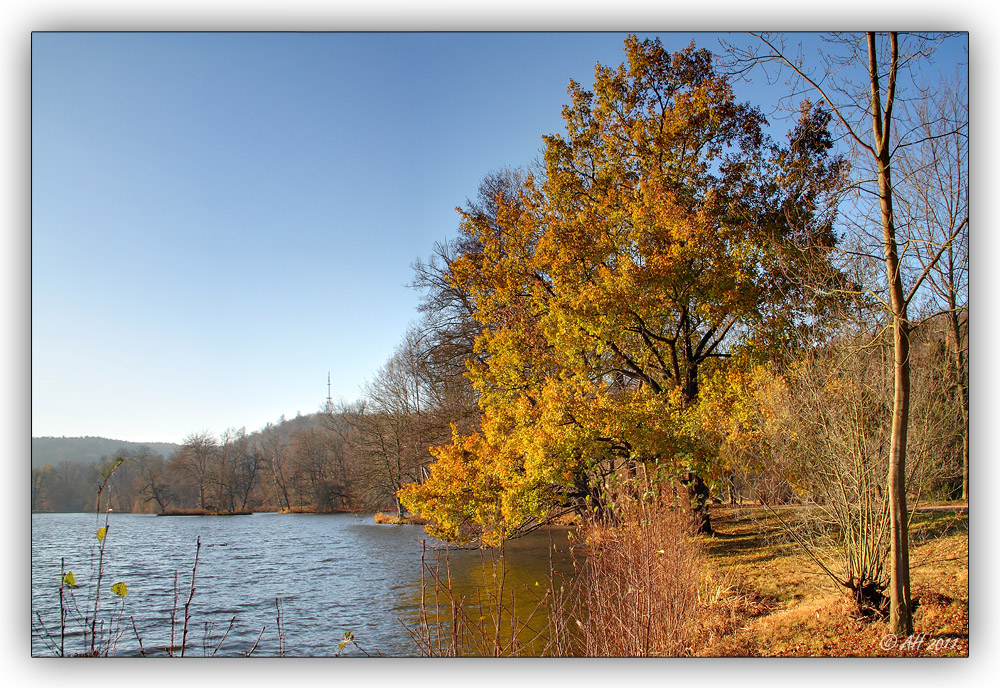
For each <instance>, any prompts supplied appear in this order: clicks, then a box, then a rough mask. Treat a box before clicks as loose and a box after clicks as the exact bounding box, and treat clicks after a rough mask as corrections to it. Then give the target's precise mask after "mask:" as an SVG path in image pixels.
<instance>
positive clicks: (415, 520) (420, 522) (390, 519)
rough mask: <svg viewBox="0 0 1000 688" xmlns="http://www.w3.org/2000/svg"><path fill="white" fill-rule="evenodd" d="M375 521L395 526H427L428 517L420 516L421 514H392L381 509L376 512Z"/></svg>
mask: <svg viewBox="0 0 1000 688" xmlns="http://www.w3.org/2000/svg"><path fill="white" fill-rule="evenodd" d="M375 523H385V524H389V525H395V526H425V525H427V519H425V518H420V517H419V516H403V517H402V518H400V517H399V516H392V515H391V514H387V513H384V512H382V511H379V512H378V513H377V514H375Z"/></svg>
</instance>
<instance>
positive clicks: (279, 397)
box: [31, 33, 776, 442]
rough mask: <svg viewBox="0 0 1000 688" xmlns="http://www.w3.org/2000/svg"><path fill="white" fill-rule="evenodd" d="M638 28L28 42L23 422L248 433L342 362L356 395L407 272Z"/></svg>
mask: <svg viewBox="0 0 1000 688" xmlns="http://www.w3.org/2000/svg"><path fill="white" fill-rule="evenodd" d="M624 37H625V34H617V33H588V34H567V33H560V34H546V33H533V34H460V33H446V34H438V33H418V34H378V33H362V34H274V33H250V34H213V33H198V34H182V33H166V34H157V33H141V34H115V33H100V34H73V33H40V34H35V35H34V36H33V38H32V51H31V88H32V92H31V105H32V113H31V126H32V131H31V156H32V158H31V161H32V168H31V183H32V188H31V213H32V215H31V221H32V229H31V386H32V390H31V391H32V399H31V414H32V436H44V435H56V436H59V435H66V436H75V435H101V436H105V437H112V438H115V439H122V440H133V441H172V442H180V441H181V440H182V439H183V438H184V436H185V435H187V434H189V433H191V432H196V431H200V430H209V431H212V432H216V433H218V432H220V431H222V430H224V429H226V428H228V427H244V426H245V427H246V428H247V430H255V429H258V428H260V427H261V426H263V425H264V424H265V423H267V422H269V421H276V420H277V419H278V417H279V416H281V415H283V414H284V415H287V416H289V417H292V416H294V415H295V414H296V413H297V412H301V413H304V414H305V413H311V412H313V411H315V410H317V409H318V408H319V407H320V405H321V404H322V403H323V402H324V400H325V398H326V394H327V387H326V382H327V372H328V371H329V372H330V373H331V374H332V378H333V397H334V399H345V400H350V399H354V398H357V397H358V396H359V394H360V387H361V385H362V384H363V382H364V381H365V380H366V379H369V378H370V377H371V376H372V375H373V373H374V372H375V371H376V370H377V369H378V367H379V366H380V365H381V364H382V363H383V362H384V361H385V360H386V359H387V358H388V356H389V355H391V353H392V351H393V348H394V347H395V346H396V344H397V343H398V342H399V341H400V339H401V337H402V335H403V332H404V330H405V329H406V327H407V324H408V323H409V322H410V321H412V320H413V319H414V318H415V317H416V315H417V314H416V310H415V307H416V305H417V303H418V300H419V294H418V293H417V292H415V291H414V290H412V289H409V288H407V286H406V285H407V283H408V282H409V281H410V280H411V278H412V270H411V268H410V265H411V263H412V262H413V261H414V260H415V259H416V258H418V257H427V256H428V255H429V254H430V252H431V249H432V247H433V244H434V242H435V241H440V240H443V239H445V238H446V237H450V236H454V234H455V230H456V226H457V215H456V213H455V211H454V208H455V206H457V205H462V204H463V203H464V202H465V200H466V198H468V197H470V196H474V195H475V192H476V188H477V186H478V184H479V181H480V180H481V179H482V177H483V176H484V175H485V174H486V173H487V172H489V171H490V170H493V169H496V168H499V167H501V166H505V165H506V166H520V165H527V164H529V163H531V162H532V160H534V159H535V158H536V156H538V154H539V152H540V149H541V145H542V142H541V136H542V135H543V134H547V133H553V132H558V131H561V130H562V119H561V109H562V105H563V104H564V103H566V102H567V100H568V98H567V96H566V86H567V84H568V82H569V80H570V79H571V78H572V79H575V80H577V81H580V82H583V83H585V84H588V85H589V84H590V83H591V80H592V77H593V68H594V64H595V63H596V62H601V63H603V64H614V65H617V64H619V63H620V62H622V60H623V59H624V53H623V52H622V43H623V39H624ZM661 37H662V39H663V41H664V44H665V46H666V47H667V48H668V49H670V50H676V49H679V48H681V47H683V46H685V45H687V44H688V43H689V42H690V41H691V40H692V38H694V39H695V40H696V42H697V44H698V45H699V46H704V47H708V48H712V49H717V48H718V40H717V39H718V36H717V35H714V34H662V35H661ZM739 88H740V89H742V90H743V92H744V94H746V89H747V88H748V87H747V86H746V85H743V86H740V87H739ZM739 92H740V90H738V93H739ZM775 93H776V91H772V90H769V89H765V88H763V87H757V88H756V89H755V90H753V91H752V93H751V96H752V97H754V98H755V99H759V100H760V101H761V104H762V105H763V106H765V107H766V106H767V105H768V103H769V102H771V101H772V100H773V99H772V96H774V94H775ZM744 97H748V96H746V95H744Z"/></svg>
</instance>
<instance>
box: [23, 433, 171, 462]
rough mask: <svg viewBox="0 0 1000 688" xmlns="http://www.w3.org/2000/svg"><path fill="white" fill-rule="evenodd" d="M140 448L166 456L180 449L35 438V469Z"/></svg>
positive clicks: (104, 439) (162, 444)
mask: <svg viewBox="0 0 1000 688" xmlns="http://www.w3.org/2000/svg"><path fill="white" fill-rule="evenodd" d="M140 446H147V447H149V449H150V451H152V452H155V453H157V454H162V455H164V456H169V455H170V454H172V453H174V452H175V451H177V449H179V448H180V445H179V444H173V443H172V442H126V441H124V440H114V439H109V438H107V437H89V436H88V437H32V438H31V467H32V468H33V469H34V468H40V467H42V466H56V465H58V464H60V463H62V462H63V461H72V462H73V463H82V464H87V465H90V464H95V463H97V462H98V461H100V460H101V457H104V456H111V455H113V454H115V453H116V452H118V450H120V449H121V450H123V451H124V452H126V453H127V452H129V451H132V450H135V449H138V448H139V447H140Z"/></svg>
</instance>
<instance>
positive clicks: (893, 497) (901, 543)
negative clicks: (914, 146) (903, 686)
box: [868, 33, 913, 635]
mask: <svg viewBox="0 0 1000 688" xmlns="http://www.w3.org/2000/svg"><path fill="white" fill-rule="evenodd" d="M889 41H890V44H891V55H892V57H891V63H890V65H889V83H888V87H887V90H886V98H885V110H884V111H883V109H882V105H881V92H880V87H879V71H878V58H877V52H876V47H875V34H874V33H869V34H868V67H869V70H868V73H869V76H870V77H871V99H872V100H871V103H872V126H873V129H874V134H875V136H874V141H875V152H876V162H877V173H878V189H879V205H880V209H881V220H882V246H883V249H884V251H885V269H886V278H887V281H888V285H889V298H890V306H891V308H892V325H893V338H892V339H893V354H894V357H893V358H894V361H893V387H894V394H893V401H892V436H891V438H890V445H889V475H888V488H889V519H890V525H891V533H890V547H889V555H890V558H891V565H890V574H889V627H890V630H891V631H892V632H893V633H896V634H901V635H910V634H912V633H913V618H912V616H911V607H910V552H909V532H908V528H907V513H906V437H907V429H908V426H909V416H910V338H909V334H910V333H909V322H908V320H907V314H906V305H907V304H906V298H905V296H904V294H903V281H902V275H901V274H900V265H899V252H898V247H897V245H896V227H895V224H894V218H893V213H892V174H891V172H892V169H891V167H892V166H891V155H892V154H891V145H892V143H891V136H890V125H891V123H892V107H893V100H894V97H895V90H896V71H897V66H898V64H897V59H898V54H899V53H898V46H897V38H896V34H895V33H890V34H889Z"/></svg>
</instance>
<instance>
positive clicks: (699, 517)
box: [683, 344, 715, 535]
mask: <svg viewBox="0 0 1000 688" xmlns="http://www.w3.org/2000/svg"><path fill="white" fill-rule="evenodd" d="M690 348H691V347H690V344H689V345H688V351H690ZM697 398H698V364H697V363H695V362H693V361H689V362H688V364H687V367H686V369H685V374H684V399H685V400H686V402H687V403H689V404H692V403H694V402H695V400H696V399H697ZM683 482H684V486H685V487H686V488H687V492H688V499H689V503H690V505H691V515H692V516H693V517H694V522H695V527H696V528H697V532H699V533H702V534H704V535H712V534H713V533H714V532H715V531H714V530H713V529H712V518H711V515H710V514H709V512H708V508H709V500H710V496H709V489H708V485H707V484H706V483H705V481H704V480H703V479H702V477H701V476H700V475H698V474H696V473H694V472H693V471H692V472H689V473H688V474H687V475H686V476H685V477H684V481H683Z"/></svg>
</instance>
